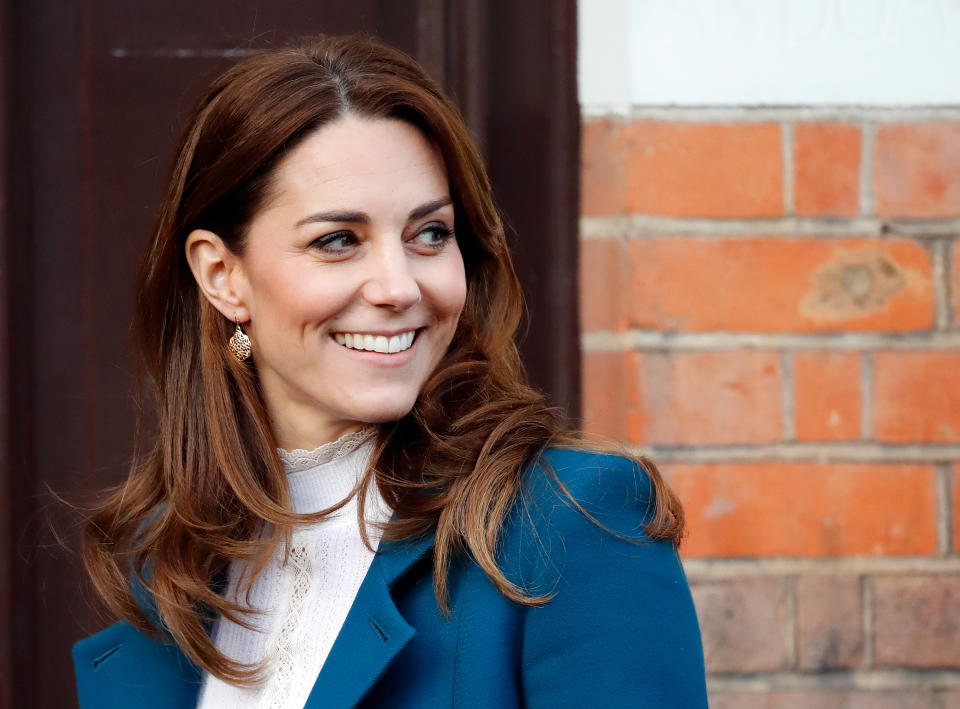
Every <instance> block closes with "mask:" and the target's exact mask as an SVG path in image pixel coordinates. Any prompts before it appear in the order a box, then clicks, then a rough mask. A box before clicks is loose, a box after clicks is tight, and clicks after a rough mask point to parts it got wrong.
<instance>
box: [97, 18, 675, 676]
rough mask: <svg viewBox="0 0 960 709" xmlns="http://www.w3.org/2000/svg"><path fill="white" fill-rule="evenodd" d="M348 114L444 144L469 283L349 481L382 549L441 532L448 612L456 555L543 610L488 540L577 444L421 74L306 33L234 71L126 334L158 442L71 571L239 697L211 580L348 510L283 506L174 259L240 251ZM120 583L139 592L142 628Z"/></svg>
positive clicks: (469, 163)
mask: <svg viewBox="0 0 960 709" xmlns="http://www.w3.org/2000/svg"><path fill="white" fill-rule="evenodd" d="M346 114H352V115H356V116H359V117H365V118H393V119H399V120H402V121H406V122H408V123H409V124H411V125H413V126H415V127H416V128H418V129H419V130H420V131H422V133H423V134H424V135H425V136H426V137H427V138H428V139H429V140H430V141H432V143H433V144H434V145H436V146H437V148H438V149H439V150H440V152H441V154H442V156H443V159H444V163H445V166H446V171H447V176H448V180H449V186H450V192H451V198H452V200H453V203H454V209H455V233H456V234H457V242H458V245H459V248H460V250H461V252H462V254H463V259H464V263H465V268H466V277H467V296H466V303H465V306H464V309H463V313H462V315H461V318H460V321H459V324H458V326H457V330H456V332H455V334H454V337H453V340H452V342H451V344H450V347H449V349H448V351H447V352H446V354H445V356H444V357H443V359H442V361H441V362H440V364H439V365H438V366H437V369H436V371H435V372H434V373H433V374H432V376H431V377H430V378H429V379H428V381H427V382H426V384H425V385H424V388H423V390H422V391H421V392H420V395H419V397H418V400H417V402H416V404H415V406H414V408H413V410H412V411H411V412H410V413H409V414H407V415H406V416H404V417H403V418H402V419H400V420H399V421H396V422H392V423H388V424H383V425H381V427H380V433H379V436H378V439H377V443H376V447H375V450H374V452H373V455H372V458H371V461H370V465H369V467H368V469H367V471H366V472H365V474H364V476H363V479H362V480H361V481H360V483H358V488H357V490H358V495H359V496H360V500H359V502H360V504H359V506H358V514H362V511H363V508H364V504H363V503H364V496H365V495H364V493H365V491H366V489H367V486H368V484H369V483H370V482H371V478H374V479H375V481H376V484H377V486H378V487H379V490H380V492H381V494H382V495H383V498H384V500H385V501H386V502H387V504H389V505H390V507H391V508H393V510H394V518H393V519H392V520H391V521H390V522H389V523H388V524H387V525H386V526H385V527H384V530H383V538H384V539H386V540H395V539H404V538H410V537H419V536H423V535H430V534H434V535H435V544H434V548H433V562H434V590H435V595H436V598H437V602H438V606H439V608H440V609H441V610H442V611H443V612H444V613H448V612H449V604H448V587H447V574H448V571H449V568H450V565H451V563H452V562H453V560H454V559H455V558H458V557H463V556H465V555H469V557H471V558H472V559H473V560H474V561H475V562H476V563H477V564H479V565H480V567H481V568H482V569H483V570H484V571H485V573H486V574H487V575H488V576H489V577H490V579H491V581H492V582H493V583H494V584H496V586H497V588H498V589H499V590H500V591H501V592H502V593H503V595H504V596H506V597H507V598H510V599H512V600H514V601H516V602H518V603H523V604H527V605H540V604H543V603H546V602H548V601H549V597H548V596H529V595H526V594H525V593H524V591H523V589H521V588H519V587H517V586H515V585H514V584H512V583H511V582H510V581H509V580H508V579H507V577H506V575H505V574H504V573H503V571H502V570H501V569H500V568H499V566H498V563H497V542H498V538H499V531H500V529H501V527H502V525H503V522H504V520H505V518H506V517H507V515H508V514H509V512H510V510H511V507H512V506H513V505H514V503H515V502H516V499H517V497H518V495H519V492H520V489H521V479H522V472H523V468H524V465H525V463H528V462H529V461H531V460H533V459H535V458H536V457H537V455H538V454H539V453H541V452H542V451H543V449H544V448H545V447H547V446H548V445H559V446H578V447H586V444H585V443H584V442H583V441H582V439H581V438H580V436H579V435H578V434H576V433H573V432H569V431H567V430H566V428H565V425H564V423H563V421H562V418H561V417H560V416H559V415H558V414H557V412H556V410H554V409H551V408H550V407H549V406H548V405H547V404H546V402H545V400H544V397H543V395H542V394H540V393H539V392H537V391H535V390H534V389H532V388H531V387H530V386H529V385H528V384H527V381H526V375H525V373H524V370H523V367H522V365H521V362H520V357H519V355H518V352H517V348H516V345H515V342H514V335H515V332H516V329H517V327H518V324H519V322H520V316H521V312H522V307H523V306H522V301H521V291H520V286H519V283H518V282H517V278H516V275H515V273H514V270H513V266H512V264H511V260H510V255H509V253H508V248H507V243H506V239H505V237H504V231H503V226H502V223H501V220H500V217H499V215H498V212H497V210H496V207H495V206H494V202H493V198H492V195H491V188H490V183H489V180H488V178H487V174H486V171H485V169H484V167H483V164H482V161H481V159H480V156H479V154H478V153H477V150H476V148H475V147H474V145H473V143H472V141H471V139H470V135H469V132H468V130H467V128H466V126H465V124H464V122H463V120H462V118H461V117H460V115H459V113H458V111H457V109H456V108H455V107H454V106H453V104H452V103H451V102H450V101H449V100H448V99H447V98H446V97H445V96H444V95H443V94H442V93H441V92H440V90H439V89H438V88H437V86H436V85H435V83H434V82H433V81H432V80H431V79H430V78H429V77H428V76H427V75H426V74H425V73H424V71H423V70H422V69H421V68H420V67H419V65H417V63H416V62H415V61H414V60H413V59H411V58H410V57H409V56H408V55H406V54H404V53H403V52H401V51H399V50H397V49H394V48H391V47H389V46H386V45H384V44H382V43H380V42H378V41H376V40H374V39H371V38H369V37H366V36H360V35H352V36H345V37H335V36H320V37H315V38H310V39H306V40H303V41H302V42H301V43H300V44H298V45H297V46H295V47H291V48H284V49H279V50H274V51H269V52H265V53H262V54H257V55H255V56H251V57H249V58H246V59H244V60H242V61H240V62H239V63H238V64H236V65H235V66H233V67H232V68H231V69H229V70H227V71H226V72H225V73H224V74H222V75H221V76H220V77H218V78H217V79H215V80H214V81H213V83H212V84H211V85H210V86H209V88H208V89H207V90H206V92H205V93H204V94H203V96H202V97H201V99H200V101H199V103H198V104H197V105H196V107H195V108H194V110H193V112H192V114H191V115H190V117H189V120H188V123H187V126H186V128H185V130H184V133H183V135H182V137H181V139H180V143H179V146H178V148H177V152H176V159H175V163H174V166H173V171H172V175H171V177H170V181H169V185H168V188H167V192H166V195H165V197H164V199H163V202H162V204H161V205H160V209H159V213H158V218H157V223H156V227H155V230H154V233H153V237H152V240H151V241H150V243H149V246H148V248H147V251H146V254H145V257H144V260H143V265H142V270H141V273H140V276H139V280H138V283H139V288H138V294H137V301H136V313H135V337H136V345H137V349H138V352H139V355H140V359H141V363H142V365H143V366H144V367H145V369H146V371H147V373H148V374H149V375H150V381H151V383H152V385H153V389H154V393H155V397H156V406H157V419H156V421H157V423H156V435H155V437H153V438H152V439H151V440H149V441H148V445H140V443H139V442H138V445H137V450H142V451H143V452H142V453H138V454H137V455H136V456H135V459H134V462H133V465H132V466H131V470H130V474H129V476H128V478H127V480H126V482H124V483H123V484H122V485H120V486H119V487H117V488H116V489H115V490H113V491H111V492H110V495H109V497H107V498H106V499H105V500H104V502H103V503H101V504H100V505H98V506H97V508H96V509H95V510H94V512H93V514H92V515H91V517H90V518H89V519H88V521H87V523H86V525H85V529H84V562H85V564H86V567H87V570H88V572H89V574H90V576H91V578H92V580H93V583H94V586H95V588H96V589H97V591H98V593H99V594H100V595H101V596H102V598H103V599H104V600H105V602H106V604H107V606H108V607H109V609H110V610H111V612H113V613H114V614H115V615H117V616H118V617H121V618H124V619H126V620H128V621H130V622H131V623H132V624H134V625H135V626H136V627H138V628H139V629H141V630H142V631H144V632H147V633H156V632H158V631H165V632H167V633H169V635H170V636H171V637H172V639H173V640H174V642H176V643H177V645H178V646H179V647H180V648H181V649H182V650H183V652H184V653H185V654H186V655H187V656H188V657H189V658H190V660H191V661H193V662H194V663H196V664H197V665H199V666H200V667H202V668H203V669H205V670H207V671H209V672H211V673H212V674H214V675H215V676H217V677H219V678H221V679H223V680H225V681H230V682H233V683H235V684H241V685H242V684H248V683H251V682H253V681H256V680H257V679H258V678H259V677H260V676H261V673H262V667H260V666H258V665H254V666H250V665H244V664H240V663H237V662H235V661H232V660H231V659H230V658H228V657H226V656H225V655H224V654H223V653H221V652H220V651H218V650H217V648H216V647H215V646H214V644H213V642H212V640H211V638H210V636H209V634H208V629H209V623H210V621H211V620H212V619H214V618H215V617H217V616H224V617H226V618H228V619H230V620H233V621H234V622H237V623H240V624H242V625H249V622H250V619H249V614H248V610H249V609H247V608H246V607H245V606H244V605H243V604H242V603H239V602H231V601H230V600H229V599H227V598H226V597H224V596H223V595H222V594H221V593H220V592H219V591H221V590H222V588H220V586H219V585H218V583H217V579H222V578H223V574H224V573H225V572H226V568H227V565H228V564H229V563H230V561H231V560H234V559H244V560H248V561H250V562H251V563H252V564H253V565H254V568H255V569H256V573H259V571H261V570H262V569H263V568H264V567H265V566H266V564H267V562H268V560H269V558H270V556H271V554H273V553H274V551H275V550H276V549H277V547H278V545H279V544H281V543H285V544H286V545H287V547H288V545H289V540H290V534H291V531H292V529H293V526H294V525H297V524H304V523H307V522H318V521H321V520H322V519H324V518H325V517H326V516H328V515H329V514H331V513H332V512H334V511H335V510H336V509H339V508H340V507H341V506H342V504H343V503H341V504H338V505H337V506H335V507H332V508H329V509H327V510H322V511H320V512H317V513H315V514H310V515H298V514H295V513H294V512H292V510H291V506H290V502H289V497H288V490H287V484H286V475H285V472H284V468H283V465H282V463H281V462H280V459H279V457H278V454H277V450H276V448H277V441H276V439H275V437H274V434H273V432H272V430H271V427H270V423H269V420H268V416H267V412H266V409H265V407H264V404H263V399H262V396H261V391H260V387H259V383H258V379H257V373H256V365H255V361H254V363H249V362H245V363H240V362H237V361H236V360H235V359H234V358H233V356H232V355H231V354H230V353H229V351H228V349H227V342H228V340H229V338H230V335H231V331H232V326H233V323H231V322H230V321H229V320H227V319H226V318H224V317H223V316H222V315H221V314H220V313H219V312H218V311H217V310H216V309H215V308H214V307H213V306H212V305H211V304H210V303H209V302H208V301H207V299H206V298H205V297H204V296H203V295H202V293H201V291H200V288H199V287H198V285H197V283H196V281H195V279H194V277H193V275H192V273H191V271H190V268H189V266H188V263H187V260H186V257H185V254H184V245H185V241H186V238H187V235H188V234H189V233H190V232H191V231H193V230H194V229H208V230H210V231H213V232H215V233H217V234H218V235H219V236H220V237H221V239H223V241H224V242H225V243H226V245H227V246H228V248H229V249H231V251H233V252H234V253H237V254H242V253H243V250H244V247H245V239H246V236H247V234H246V231H247V226H248V225H249V224H250V222H251V219H252V217H253V216H254V215H255V214H256V213H257V211H258V210H259V209H261V208H262V207H263V205H264V204H265V202H266V200H267V199H269V196H270V195H269V192H270V188H271V180H272V178H273V176H274V172H275V169H276V167H277V165H278V163H279V162H280V160H281V159H282V157H283V156H284V155H285V154H286V153H288V152H289V151H290V150H292V149H293V148H294V147H295V146H296V145H297V144H298V143H299V141H301V140H303V139H304V138H305V137H306V136H307V135H309V134H310V133H311V132H313V131H316V130H317V129H319V128H321V127H322V126H324V125H326V124H329V123H331V122H332V121H335V120H336V119H338V118H339V117H342V116H344V115H346ZM254 360H255V355H254ZM143 428H145V427H144V426H141V427H139V429H138V430H142V429H143ZM639 462H640V464H641V465H642V466H643V468H644V470H645V471H646V472H647V473H648V475H649V477H650V480H651V482H652V489H651V493H652V497H653V499H654V500H655V507H654V508H653V509H652V514H651V517H650V519H649V522H648V523H647V524H646V525H645V527H644V531H645V532H646V535H647V536H648V537H649V538H652V539H669V540H673V541H674V542H679V539H680V537H681V534H682V531H683V513H682V510H681V507H680V504H679V502H678V501H677V498H676V497H675V496H674V494H673V493H672V492H671V491H670V489H669V488H668V487H667V485H666V484H665V482H664V481H663V479H662V477H661V475H660V473H659V472H658V471H657V469H656V466H655V465H654V464H653V463H652V462H651V461H649V460H647V459H645V458H641V459H639ZM561 487H562V485H561ZM564 491H566V489H565V488H564ZM571 501H572V502H573V504H574V505H575V506H576V507H577V508H578V509H580V510H581V512H583V513H584V514H587V516H588V517H589V514H588V513H587V512H586V511H585V510H583V508H581V507H580V506H579V505H578V504H577V503H576V501H574V500H572V497H571ZM360 521H361V524H360V529H361V530H362V533H363V535H364V541H365V542H366V543H367V545H368V546H370V541H369V538H368V537H367V534H366V527H365V525H364V524H363V523H362V519H361V520H360ZM285 548H286V547H285ZM254 577H255V575H254V576H251V577H250V578H248V579H246V585H245V586H242V587H241V589H240V593H239V594H238V598H242V597H243V596H244V595H245V593H244V591H245V590H249V587H250V585H251V584H252V583H253V578H254ZM134 579H136V583H138V584H142V585H143V587H144V588H145V589H146V590H147V592H148V593H149V594H150V596H151V598H152V602H153V604H154V606H155V609H156V614H157V616H158V618H156V619H153V621H151V618H150V617H148V615H147V614H146V612H145V611H144V609H143V608H142V607H141V606H140V604H139V603H138V601H137V599H136V598H135V595H134V593H133V591H132V583H133V580H134ZM157 621H159V622H158V624H159V626H160V628H159V629H158V628H157V627H155V625H154V623H155V622H157Z"/></svg>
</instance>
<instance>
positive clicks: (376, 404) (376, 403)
mask: <svg viewBox="0 0 960 709" xmlns="http://www.w3.org/2000/svg"><path fill="white" fill-rule="evenodd" d="M388 401H391V402H393V403H389V404H388V403H387V402H388ZM416 402H417V395H416V394H415V393H414V394H412V395H407V396H401V397H397V396H396V395H387V394H384V395H383V396H380V397H375V398H373V399H371V400H370V401H366V402H359V401H358V402H354V405H353V406H350V407H349V408H348V409H345V410H344V411H343V415H344V417H345V418H349V419H351V420H353V421H362V422H364V423H390V422H391V421H397V420H399V419H402V418H403V417H404V416H406V415H407V414H409V413H410V411H411V410H412V409H413V405H414V404H415V403H416Z"/></svg>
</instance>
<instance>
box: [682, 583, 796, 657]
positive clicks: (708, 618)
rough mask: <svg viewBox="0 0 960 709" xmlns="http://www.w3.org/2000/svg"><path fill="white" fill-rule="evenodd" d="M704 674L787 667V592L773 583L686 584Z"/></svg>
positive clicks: (781, 585) (784, 586) (780, 585)
mask: <svg viewBox="0 0 960 709" xmlns="http://www.w3.org/2000/svg"><path fill="white" fill-rule="evenodd" d="M690 590H691V592H692V594H693V601H694V603H695V604H696V607H697V617H698V618H699V620H700V631H701V635H702V637H703V653H704V659H705V660H706V665H707V671H708V672H764V671H776V670H785V669H788V668H789V667H790V656H789V653H788V652H787V627H788V623H789V619H788V617H787V588H786V584H785V583H784V580H783V579H782V578H779V577H761V578H744V579H730V580H710V581H706V580H704V581H699V582H697V581H694V582H691V587H690Z"/></svg>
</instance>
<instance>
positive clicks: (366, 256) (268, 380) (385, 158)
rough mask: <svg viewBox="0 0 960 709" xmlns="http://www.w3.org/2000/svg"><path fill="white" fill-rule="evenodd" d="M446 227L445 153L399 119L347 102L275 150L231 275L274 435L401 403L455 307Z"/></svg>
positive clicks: (437, 346)
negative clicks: (337, 113) (285, 148)
mask: <svg viewBox="0 0 960 709" xmlns="http://www.w3.org/2000/svg"><path fill="white" fill-rule="evenodd" d="M453 226H454V209H453V205H452V203H451V201H450V193H449V188H448V184H447V174H446V170H445V168H444V163H443V159H442V157H441V155H440V154H439V152H438V151H437V149H436V148H435V147H434V146H433V145H432V144H431V143H430V142H429V141H428V140H427V139H426V138H425V137H424V136H423V134H422V133H420V131H418V130H417V129H416V128H414V127H413V126H411V125H410V124H408V123H405V122H402V121H399V120H392V119H364V118H358V117H355V116H349V115H348V116H345V117H343V118H341V119H338V120H337V121H336V122H334V123H331V124H328V125H326V126H324V127H323V128H321V129H319V130H318V131H316V132H315V133H314V134H313V135H311V136H309V137H307V138H306V139H305V140H303V141H302V142H301V143H300V144H299V145H298V146H297V147H296V148H295V149H294V150H293V151H291V152H290V154H289V155H288V156H287V157H286V158H285V159H284V160H283V161H282V162H281V163H280V165H279V166H278V168H277V170H276V173H275V179H274V183H273V187H272V191H271V196H270V198H269V199H268V202H267V204H266V206H265V207H264V209H262V210H261V211H260V212H259V213H258V214H257V215H256V216H255V218H254V219H253V221H252V223H251V224H250V225H249V231H248V238H247V242H246V247H245V250H244V252H243V254H242V256H241V257H240V258H239V261H240V263H239V266H238V272H237V280H236V281H235V282H236V283H237V286H238V288H237V292H238V294H239V295H240V296H242V300H243V304H244V305H245V311H246V315H247V316H248V318H249V321H248V322H247V323H245V325H246V331H247V334H248V335H249V336H250V339H251V340H252V342H253V359H254V361H255V363H256V367H257V371H258V373H259V377H260V381H261V386H262V390H263V394H264V398H265V400H266V404H267V408H268V411H269V413H270V415H271V418H272V422H273V425H274V427H275V429H276V433H277V436H278V440H279V442H280V445H282V446H283V447H285V448H292V447H301V448H312V447H314V446H316V445H318V444H320V443H323V442H325V441H327V440H333V439H334V438H336V437H338V436H339V435H342V434H343V433H345V432H347V431H349V430H352V429H355V428H358V427H359V426H360V425H361V424H363V423H380V422H386V421H393V420H396V419H398V418H400V417H402V416H404V415H405V414H407V413H408V412H409V411H410V409H411V408H412V407H413V405H414V403H415V401H416V399H417V396H418V394H419V392H420V390H421V388H422V386H423V384H424V382H425V381H426V379H427V378H428V377H429V376H430V374H431V373H432V372H433V371H434V369H435V368H436V366H437V364H438V363H439V362H440V359H441V358H442V357H443V355H444V353H445V352H446V350H447V348H448V346H449V345H450V341H451V339H452V338H453V334H454V331H455V330H456V327H457V321H458V319H459V317H460V312H461V310H462V309H463V304H464V298H465V296H466V277H465V274H464V266H463V259H462V257H461V255H460V249H459V248H458V246H457V242H456V239H455V238H454V237H453ZM242 320H244V318H243V317H241V321H242Z"/></svg>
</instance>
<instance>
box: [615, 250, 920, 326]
mask: <svg viewBox="0 0 960 709" xmlns="http://www.w3.org/2000/svg"><path fill="white" fill-rule="evenodd" d="M630 264H631V266H630V269H631V274H632V279H631V283H630V291H629V299H630V308H631V317H630V320H631V325H632V326H633V327H638V328H651V329H656V330H666V331H678V332H711V331H716V330H726V331H734V332H803V333H805V332H830V331H835V332H836V331H840V332H845V331H852V330H855V331H864V330H880V331H888V332H904V331H914V330H928V329H930V328H932V327H933V325H934V313H935V299H934V288H933V271H932V265H931V259H930V254H929V252H928V251H927V250H926V249H925V248H924V247H923V246H921V245H920V244H919V243H917V242H916V241H913V240H911V239H899V238H898V239H877V238H861V239H857V238H854V239H846V238H845V239H837V238H821V237H796V238H791V237H744V238H724V237H704V236H697V237H683V236H672V237H652V238H642V239H633V240H631V242H630Z"/></svg>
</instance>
